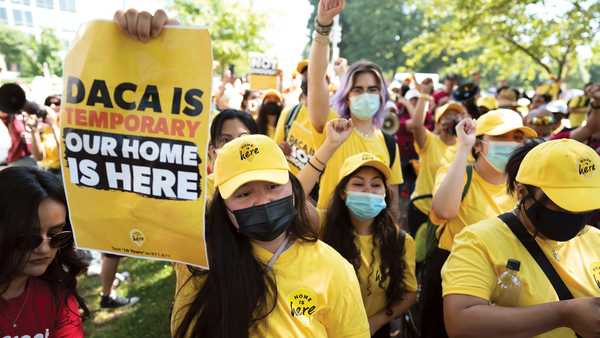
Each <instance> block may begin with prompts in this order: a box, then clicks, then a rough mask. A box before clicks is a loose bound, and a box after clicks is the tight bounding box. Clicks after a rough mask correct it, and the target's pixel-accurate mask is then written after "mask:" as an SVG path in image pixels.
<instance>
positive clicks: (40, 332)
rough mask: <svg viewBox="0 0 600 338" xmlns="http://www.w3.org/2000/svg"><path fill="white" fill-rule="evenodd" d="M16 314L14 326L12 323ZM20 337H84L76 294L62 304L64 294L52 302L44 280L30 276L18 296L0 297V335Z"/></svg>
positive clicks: (12, 337) (50, 292) (8, 337)
mask: <svg viewBox="0 0 600 338" xmlns="http://www.w3.org/2000/svg"><path fill="white" fill-rule="evenodd" d="M63 292H64V290H63ZM26 300H27V302H26V303H24V302H25V301H26ZM21 309H23V311H22V312H21V315H20V316H19V311H21ZM17 317H19V318H18V320H17V321H16V325H17V327H16V328H14V327H13V325H12V324H13V321H14V320H15V318H17ZM22 337H30V338H83V337H84V335H83V323H82V321H81V316H80V315H79V306H78V304H77V300H76V299H75V297H74V296H73V295H69V296H68V297H67V301H66V303H65V298H64V294H63V296H62V297H60V298H59V300H58V303H55V302H54V299H53V295H52V291H51V290H50V288H49V286H48V284H47V283H46V282H45V281H43V280H41V279H39V278H29V281H28V282H27V288H26V290H25V291H24V292H23V293H22V294H21V295H20V296H19V297H16V298H13V299H10V300H8V301H6V300H4V299H1V298H0V338H22Z"/></svg>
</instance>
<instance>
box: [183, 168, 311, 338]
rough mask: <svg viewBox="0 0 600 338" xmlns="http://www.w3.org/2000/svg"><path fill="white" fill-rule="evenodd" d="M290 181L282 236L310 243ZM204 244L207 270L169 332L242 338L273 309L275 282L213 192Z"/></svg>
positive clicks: (296, 188)
mask: <svg viewBox="0 0 600 338" xmlns="http://www.w3.org/2000/svg"><path fill="white" fill-rule="evenodd" d="M290 181H291V183H292V191H293V196H294V202H295V208H296V217H295V218H294V220H293V221H292V223H291V224H290V226H289V228H288V230H287V233H288V236H290V239H295V240H302V241H308V242H315V241H317V238H318V235H317V233H316V232H315V231H314V230H313V229H312V227H310V223H309V220H308V216H307V214H306V205H305V197H304V191H303V190H302V185H301V184H300V182H299V181H298V179H297V178H296V177H295V176H293V175H292V174H290ZM206 245H207V250H208V258H209V261H210V270H209V271H208V272H201V273H200V274H202V275H204V277H206V280H205V283H204V285H203V286H202V288H201V289H200V290H198V292H197V293H196V295H195V297H194V300H193V301H192V302H191V303H190V304H189V305H188V306H186V307H184V308H185V310H184V308H182V311H186V313H185V315H184V316H183V320H182V321H181V323H180V324H179V326H178V327H177V328H176V329H175V335H174V336H175V337H176V338H184V337H211V338H238V337H242V338H244V337H248V336H249V330H250V329H251V328H252V327H253V326H254V325H255V324H257V322H259V321H260V320H262V319H264V318H266V317H267V316H268V315H269V314H270V313H271V312H272V311H273V310H274V309H275V306H276V304H277V284H276V281H275V276H274V275H273V274H272V273H271V271H270V270H269V269H268V268H267V267H266V265H265V264H263V263H262V262H260V261H259V260H258V259H257V258H256V257H254V255H253V253H252V244H251V242H250V240H249V239H248V237H246V236H244V235H242V234H240V233H239V232H238V231H237V230H236V228H235V226H234V225H233V224H232V223H231V221H230V219H229V216H228V214H227V209H226V207H225V202H224V200H223V198H222V197H221V194H220V193H219V191H218V190H217V191H216V192H215V194H214V195H213V198H212V201H211V203H210V206H209V210H208V217H207V222H206ZM195 274H198V273H195ZM190 278H198V277H194V276H192V277H190ZM187 282H189V280H188V281H186V283H187ZM177 292H179V290H178V291H177Z"/></svg>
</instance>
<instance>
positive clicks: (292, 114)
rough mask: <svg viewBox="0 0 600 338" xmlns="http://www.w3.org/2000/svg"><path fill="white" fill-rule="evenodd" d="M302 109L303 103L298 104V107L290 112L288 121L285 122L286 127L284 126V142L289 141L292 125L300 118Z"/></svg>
mask: <svg viewBox="0 0 600 338" xmlns="http://www.w3.org/2000/svg"><path fill="white" fill-rule="evenodd" d="M300 108H302V103H298V104H297V105H295V106H294V108H292V110H290V112H289V114H288V116H287V119H286V120H285V125H284V126H283V135H284V136H283V140H284V141H287V138H288V135H289V133H290V129H291V128H292V123H294V121H296V117H298V112H299V111H300Z"/></svg>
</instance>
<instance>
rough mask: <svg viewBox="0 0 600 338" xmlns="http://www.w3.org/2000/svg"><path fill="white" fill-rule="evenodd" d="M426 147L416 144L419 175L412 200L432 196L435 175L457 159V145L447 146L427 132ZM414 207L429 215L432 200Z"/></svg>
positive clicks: (423, 201)
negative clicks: (441, 168)
mask: <svg viewBox="0 0 600 338" xmlns="http://www.w3.org/2000/svg"><path fill="white" fill-rule="evenodd" d="M426 135H427V136H426V138H425V145H424V147H423V148H422V149H421V148H420V147H419V145H418V144H417V143H416V142H415V150H416V151H417V154H419V167H420V170H419V175H418V176H417V180H416V182H415V190H414V191H413V194H412V195H411V196H410V198H411V199H413V198H415V197H419V196H423V195H431V191H432V190H433V183H434V181H435V174H436V173H437V171H438V169H439V168H440V167H442V166H447V165H449V164H450V163H452V161H454V158H455V157H456V144H454V145H447V144H445V143H444V142H443V141H442V139H441V138H440V137H439V136H438V135H436V134H434V133H432V132H430V131H429V130H427V132H426ZM414 205H415V207H416V208H417V209H419V210H420V211H421V212H422V213H424V214H425V215H429V211H430V210H431V198H423V199H419V200H418V201H415V202H414Z"/></svg>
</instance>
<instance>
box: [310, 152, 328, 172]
mask: <svg viewBox="0 0 600 338" xmlns="http://www.w3.org/2000/svg"><path fill="white" fill-rule="evenodd" d="M312 158H314V159H315V161H317V162H318V163H319V164H320V165H322V166H323V169H325V167H326V165H325V163H323V161H321V160H319V158H318V157H317V156H316V155H315V156H313V157H312Z"/></svg>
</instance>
